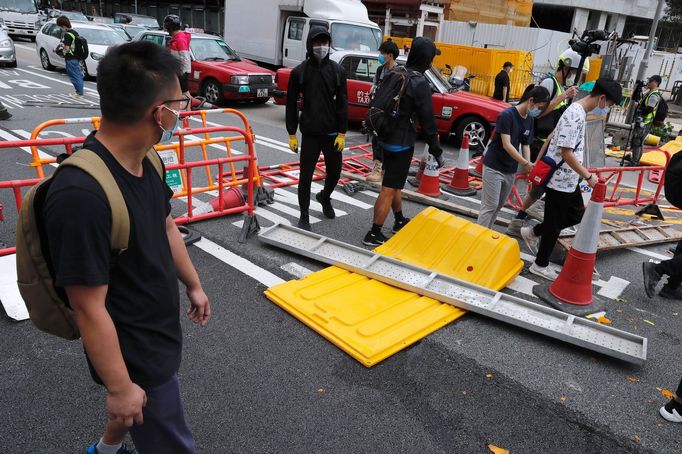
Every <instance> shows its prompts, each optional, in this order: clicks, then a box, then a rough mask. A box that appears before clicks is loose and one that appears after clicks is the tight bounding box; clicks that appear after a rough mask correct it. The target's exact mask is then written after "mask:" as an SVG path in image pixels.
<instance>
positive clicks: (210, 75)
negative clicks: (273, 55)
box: [134, 30, 275, 104]
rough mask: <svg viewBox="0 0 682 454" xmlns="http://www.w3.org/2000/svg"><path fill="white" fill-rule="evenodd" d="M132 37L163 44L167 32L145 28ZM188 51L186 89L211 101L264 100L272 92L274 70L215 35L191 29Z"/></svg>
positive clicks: (168, 37)
mask: <svg viewBox="0 0 682 454" xmlns="http://www.w3.org/2000/svg"><path fill="white" fill-rule="evenodd" d="M134 41H152V42H154V43H156V44H158V45H160V46H164V47H166V46H168V42H169V41H170V36H168V33H166V32H164V31H161V30H147V31H145V32H143V33H140V34H138V35H137V36H136V37H135V39H134ZM190 55H191V57H192V73H191V74H190V77H189V80H188V82H189V91H190V93H191V94H192V95H194V96H197V95H199V96H203V97H204V98H206V100H207V101H208V102H210V103H211V104H221V103H223V102H224V101H225V100H232V101H253V102H256V103H266V102H267V101H268V100H269V99H270V97H271V96H273V94H274V91H275V73H274V72H273V71H270V70H268V69H265V68H261V67H260V66H258V65H256V64H255V63H254V62H252V61H251V60H246V59H242V58H241V57H239V55H237V53H236V52H235V51H233V50H232V49H230V46H228V45H227V43H225V41H223V40H222V39H221V38H220V37H218V36H214V35H209V34H205V33H193V34H192V40H191V42H190Z"/></svg>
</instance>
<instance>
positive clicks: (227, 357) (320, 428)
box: [0, 42, 682, 454]
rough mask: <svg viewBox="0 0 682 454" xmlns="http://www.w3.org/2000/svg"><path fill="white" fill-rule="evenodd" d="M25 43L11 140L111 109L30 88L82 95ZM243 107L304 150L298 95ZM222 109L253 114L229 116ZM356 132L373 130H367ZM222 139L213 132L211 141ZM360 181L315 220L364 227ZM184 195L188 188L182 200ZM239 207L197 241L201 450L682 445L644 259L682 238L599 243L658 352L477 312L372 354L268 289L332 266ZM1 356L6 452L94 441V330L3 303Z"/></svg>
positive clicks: (356, 136) (13, 161) (5, 167)
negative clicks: (70, 335) (309, 320)
mask: <svg viewBox="0 0 682 454" xmlns="http://www.w3.org/2000/svg"><path fill="white" fill-rule="evenodd" d="M18 57H19V68H18V69H16V70H6V69H2V70H0V100H2V101H3V102H5V101H9V102H8V103H7V105H8V107H9V108H10V111H11V112H12V114H13V115H14V117H13V118H12V119H11V120H10V121H7V122H2V123H0V138H1V139H2V140H12V139H16V138H22V137H25V136H26V135H27V134H29V133H30V131H31V130H32V129H33V128H34V127H35V126H36V125H37V124H39V123H41V122H43V121H46V120H48V119H52V118H67V117H86V116H92V115H96V114H97V113H98V110H97V108H96V107H97V96H96V86H95V84H94V83H93V82H86V100H87V103H88V104H84V105H83V106H82V107H78V108H74V107H63V106H62V107H28V106H25V102H26V101H30V100H33V101H36V100H42V101H49V102H55V101H58V100H59V99H62V100H67V98H63V96H59V95H66V94H68V93H69V92H70V91H71V90H72V88H71V85H70V83H69V82H68V79H67V77H66V75H65V74H64V73H63V72H48V71H45V70H43V69H42V68H41V67H40V62H39V60H38V57H37V55H36V52H35V50H34V49H33V44H32V43H28V42H25V43H19V46H18ZM7 87H9V88H7ZM37 95H42V97H40V96H39V97H36V96H37ZM84 102H85V101H84ZM238 108H239V109H241V110H242V111H243V112H244V113H245V114H246V115H247V116H248V118H249V121H250V122H251V125H252V127H253V129H254V131H255V133H256V135H257V136H258V142H257V152H258V158H259V162H260V164H261V165H269V164H279V163H283V162H291V161H295V159H296V157H295V156H294V155H292V154H291V153H290V152H288V151H287V148H286V138H287V134H286V131H285V129H284V122H283V119H284V111H283V108H281V107H279V106H276V105H273V104H266V105H260V106H254V105H246V106H238ZM213 121H216V122H218V123H221V124H225V123H229V124H237V122H236V121H235V120H234V119H231V118H229V117H227V116H223V117H216V119H215V120H213ZM89 128H90V126H89V125H87V124H85V125H77V126H67V127H60V128H56V129H55V130H58V131H61V132H59V133H52V137H59V136H60V135H61V136H70V135H82V134H83V131H82V130H83V129H89ZM46 137H50V136H49V135H48V136H46ZM348 141H349V145H355V144H360V143H363V142H364V140H363V137H362V136H361V135H360V133H359V132H358V131H357V130H355V131H352V132H351V133H350V134H349V137H348ZM0 143H1V142H0ZM237 149H238V150H239V149H240V148H239V146H237ZM45 151H47V152H48V153H50V152H54V151H56V150H55V149H49V148H48V149H46V150H45ZM447 152H448V158H449V159H450V160H454V159H455V157H456V150H454V149H452V147H451V146H450V147H448V148H447ZM218 153H219V150H216V149H211V155H212V156H217V155H218ZM29 162H30V155H29V153H27V152H26V151H23V150H17V149H4V150H0V181H2V180H10V179H22V178H30V177H33V176H34V175H35V173H34V171H33V169H31V168H29V167H27V166H26V165H27V164H28V163H29ZM48 172H49V170H48ZM344 195H345V193H343V192H342V191H340V190H339V191H337V198H338V199H339V200H336V201H335V206H336V207H337V209H338V210H339V211H343V212H344V213H343V214H342V215H340V216H339V217H338V218H337V219H336V220H333V221H329V220H326V219H324V220H323V217H322V216H321V213H319V212H315V211H313V213H312V214H313V215H314V216H316V217H317V218H319V219H320V222H316V223H315V224H314V226H313V227H314V230H315V231H317V232H320V233H322V234H324V235H328V236H330V237H332V238H335V239H338V240H342V241H347V242H350V243H353V244H359V241H360V240H361V237H362V236H363V235H364V233H365V231H366V229H367V228H368V227H369V226H370V223H371V206H372V204H373V201H374V197H375V196H373V195H372V194H367V193H360V194H357V195H356V196H355V197H354V198H345V197H344ZM276 200H277V202H278V203H277V204H275V205H270V206H268V207H264V208H259V209H258V210H257V214H258V216H259V220H260V222H261V225H262V226H268V225H271V224H272V222H274V221H284V222H287V221H288V222H292V223H295V221H296V218H297V206H296V203H295V188H292V187H289V188H284V189H283V190H281V191H279V192H278V194H277V196H276ZM201 201H208V198H205V199H202V200H201ZM458 202H461V203H468V204H469V205H470V206H472V207H475V206H476V203H475V202H464V201H458ZM0 203H2V204H4V205H5V221H4V222H2V223H0V242H4V243H6V244H9V245H11V244H13V243H14V240H13V236H14V222H15V220H16V217H15V213H14V210H13V209H12V207H13V203H14V202H13V199H12V197H11V194H9V192H8V191H6V190H0ZM186 208H187V205H186V204H184V203H183V202H181V201H176V202H175V203H174V213H175V214H182V213H183V212H184V211H186ZM423 208H424V207H423V206H422V205H418V204H414V203H409V202H408V203H406V204H405V213H406V215H408V216H414V215H415V214H417V213H418V212H419V211H420V210H422V209H423ZM340 214H341V213H340ZM505 215H506V216H508V215H509V214H508V213H507V214H505ZM621 215H622V216H623V217H628V216H629V214H628V212H625V213H621ZM239 221H240V218H239V217H232V218H224V219H220V220H214V221H206V222H201V223H198V224H195V225H193V228H194V229H195V230H197V231H198V232H199V233H201V235H202V236H203V237H204V239H205V240H206V241H208V242H210V243H209V244H217V245H219V246H222V247H223V248H224V249H226V250H227V251H228V252H227V253H226V254H224V255H223V256H219V257H216V256H214V255H211V254H209V253H208V252H206V251H205V250H203V249H200V248H199V247H196V246H193V247H190V254H191V256H192V259H193V261H194V263H195V265H196V267H197V269H198V271H199V275H200V276H201V278H202V281H203V284H204V287H205V289H206V292H207V294H208V295H209V297H210V299H211V301H212V304H213V308H214V314H215V315H214V317H213V319H212V321H211V323H210V324H209V326H208V327H206V328H203V329H201V328H198V327H196V326H193V325H191V324H190V323H189V321H188V320H186V319H184V317H183V328H184V331H185V347H184V361H183V365H182V368H181V371H180V379H181V384H182V392H183V396H184V399H185V405H186V410H187V415H188V418H189V421H190V424H191V426H192V427H193V430H194V433H195V436H196V439H197V445H198V448H199V452H202V453H227V452H234V453H245V452H259V453H261V452H339V453H350V452H377V453H378V452H391V453H395V452H405V453H412V452H429V453H431V452H434V453H438V452H443V453H472V454H473V453H484V452H488V448H487V446H488V444H494V445H496V446H499V447H503V448H506V449H509V450H510V451H511V452H512V453H546V452H557V453H581V454H582V453H625V452H637V453H639V452H642V453H643V452H650V453H661V454H667V453H679V452H681V451H682V439H680V437H679V427H676V426H675V425H673V424H669V423H667V422H665V421H663V420H662V419H661V418H660V417H659V416H658V408H659V407H660V406H661V405H663V404H664V403H665V402H666V400H667V399H666V398H665V397H664V396H663V395H662V394H661V392H660V391H659V390H657V388H660V389H669V390H674V389H675V387H676V385H677V383H678V381H679V378H680V374H681V372H682V370H681V369H680V367H679V357H680V355H681V354H682V347H681V345H680V344H681V341H680V335H679V332H680V321H679V318H680V316H679V313H680V312H682V302H679V301H675V302H671V301H666V300H662V299H660V298H657V299H652V300H649V299H647V298H646V296H645V294H644V291H643V289H642V285H641V275H640V271H639V270H640V269H641V265H640V264H641V262H643V261H647V260H650V259H656V258H658V259H660V258H663V257H666V256H667V248H668V246H667V245H663V246H653V247H647V248H642V249H640V250H621V251H614V252H609V253H600V254H599V256H598V260H597V267H598V269H599V271H600V273H601V275H602V280H603V281H604V283H603V284H602V287H601V289H602V290H604V291H611V292H615V293H612V295H613V297H614V298H615V297H616V295H617V296H618V298H617V299H610V300H609V307H608V311H607V317H608V318H610V319H611V320H613V326H614V327H616V328H620V329H624V330H627V331H630V332H633V333H636V334H639V335H642V336H646V337H647V338H648V341H649V346H648V347H649V354H648V362H647V363H646V365H645V366H643V367H634V366H631V365H629V364H627V363H624V362H621V361H617V360H613V359H610V358H608V357H605V356H601V355H598V354H593V353H591V352H589V351H586V350H583V349H579V348H576V347H572V346H569V345H566V344H564V343H561V342H559V341H554V340H551V339H548V338H546V337H544V336H540V335H536V334H532V333H529V332H527V331H524V330H521V329H518V328H514V327H511V326H509V325H506V324H503V323H500V322H496V321H493V320H490V319H486V318H485V317H482V316H477V315H475V314H468V315H466V316H464V317H463V318H461V319H460V320H458V321H456V322H454V323H452V324H450V325H448V326H446V327H445V328H442V329H441V330H439V331H438V332H436V333H435V334H433V335H431V336H429V337H427V338H425V339H423V340H422V341H421V342H419V343H417V344H415V345H414V346H412V347H410V348H408V349H406V350H404V351H402V352H399V353H397V354H396V355H394V356H393V357H391V358H389V359H387V360H385V361H384V362H382V363H380V364H378V365H377V366H375V367H373V368H371V369H367V368H365V367H364V366H362V365H361V364H359V363H358V362H356V361H355V360H354V359H352V358H350V357H349V356H347V355H346V354H345V353H343V352H342V351H340V350H339V349H337V348H336V347H335V346H333V345H332V344H331V343H329V342H327V341H326V340H325V339H324V338H322V337H320V336H319V335H317V334H316V333H315V332H313V331H312V330H310V329H309V328H307V327H306V326H305V325H303V324H301V323H300V322H298V321H297V320H296V319H295V318H293V317H292V316H290V315H289V314H288V313H286V312H285V311H283V310H282V309H280V308H279V307H278V306H276V305H274V304H273V303H271V302H270V301H269V300H268V299H267V298H266V297H265V296H264V295H263V292H264V290H265V289H266V285H269V284H271V283H272V282H273V281H279V280H290V279H293V278H294V276H292V275H291V274H289V273H288V272H286V271H284V270H283V269H282V268H281V267H282V266H283V265H287V264H290V263H295V264H298V265H300V266H303V267H305V268H307V269H309V270H313V271H315V270H319V269H322V268H323V266H322V265H321V264H318V263H315V262H312V261H309V260H306V259H303V258H301V257H298V256H295V255H293V254H289V253H286V252H283V251H280V250H278V249H275V248H271V247H267V246H264V245H262V244H260V243H259V242H258V240H257V239H255V238H254V239H251V240H250V241H249V242H248V243H247V244H244V245H242V244H239V243H238V242H237V238H238V235H239V232H240V229H239ZM235 224H236V225H235ZM0 246H1V245H0ZM522 250H523V251H524V252H526V253H527V252H528V251H527V250H526V249H525V246H523V247H522ZM231 254H232V255H231ZM217 255H218V254H217ZM524 257H526V256H524ZM559 259H560V257H559ZM559 263H561V262H559ZM273 275H274V276H273ZM518 282H519V285H518V286H515V287H514V288H515V289H516V290H507V291H508V292H510V293H511V294H515V295H520V296H522V297H524V298H528V299H533V297H531V296H529V293H530V287H531V286H532V285H533V284H534V283H537V282H538V280H537V278H535V277H532V276H531V275H529V274H528V273H527V272H526V271H524V272H523V273H522V278H521V279H520V280H519V281H518ZM264 283H265V284H264ZM614 289H615V290H614ZM533 300H534V299H533ZM534 301H537V300H534ZM183 304H186V300H185V299H184V297H183ZM0 365H1V366H0V408H1V409H2V411H0V440H2V441H3V448H4V450H5V451H6V452H10V453H32V452H41V453H42V452H53V453H73V452H82V450H83V449H84V447H85V446H86V445H87V444H89V443H92V442H93V441H95V440H96V439H97V438H98V437H99V435H100V432H101V430H102V426H103V423H104V413H103V403H104V394H103V392H102V389H101V388H100V387H99V386H97V385H95V384H93V383H92V381H91V380H90V378H89V375H88V373H87V367H86V365H85V360H84V358H83V354H82V347H81V344H80V343H79V342H66V341H62V340H59V339H56V338H53V337H50V336H48V335H45V334H42V333H40V332H39V331H37V330H36V329H34V328H33V327H32V326H31V324H30V322H19V323H17V322H14V321H12V320H10V319H9V318H8V317H6V316H4V315H2V316H0Z"/></svg>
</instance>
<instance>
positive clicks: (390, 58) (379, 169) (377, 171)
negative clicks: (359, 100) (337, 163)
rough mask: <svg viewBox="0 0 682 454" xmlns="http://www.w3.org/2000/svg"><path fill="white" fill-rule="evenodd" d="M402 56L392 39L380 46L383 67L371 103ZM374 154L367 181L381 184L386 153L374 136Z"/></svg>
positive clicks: (378, 71) (371, 96)
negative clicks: (372, 165)
mask: <svg viewBox="0 0 682 454" xmlns="http://www.w3.org/2000/svg"><path fill="white" fill-rule="evenodd" d="M398 56H400V49H398V46H397V44H396V43H394V42H393V41H392V40H391V39H390V38H389V39H388V40H386V41H384V42H383V43H382V44H381V46H379V58H378V62H379V64H380V65H381V66H379V67H378V68H377V72H376V74H374V84H373V85H372V90H371V91H370V102H371V99H373V98H374V95H375V94H376V91H377V88H379V85H381V82H383V80H384V78H385V77H386V74H388V72H389V71H391V70H392V69H393V68H395V66H396V65H397V64H398V63H397V62H396V59H397V58H398ZM372 154H373V158H374V167H373V168H372V171H371V172H370V173H369V174H368V175H367V177H366V178H365V180H366V181H369V182H370V183H380V182H381V178H382V177H383V161H384V153H383V151H382V150H381V146H380V145H379V143H378V142H377V140H376V137H375V136H372Z"/></svg>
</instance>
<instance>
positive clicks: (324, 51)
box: [313, 46, 329, 61]
mask: <svg viewBox="0 0 682 454" xmlns="http://www.w3.org/2000/svg"><path fill="white" fill-rule="evenodd" d="M327 55H329V46H315V47H313V56H314V57H315V58H317V60H318V61H322V60H324V59H325V58H326V57H327Z"/></svg>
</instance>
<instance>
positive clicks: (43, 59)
mask: <svg viewBox="0 0 682 454" xmlns="http://www.w3.org/2000/svg"><path fill="white" fill-rule="evenodd" d="M40 64H41V65H43V69H47V70H48V71H52V70H53V69H54V66H53V65H52V63H50V57H48V56H47V52H46V51H45V49H40Z"/></svg>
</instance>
